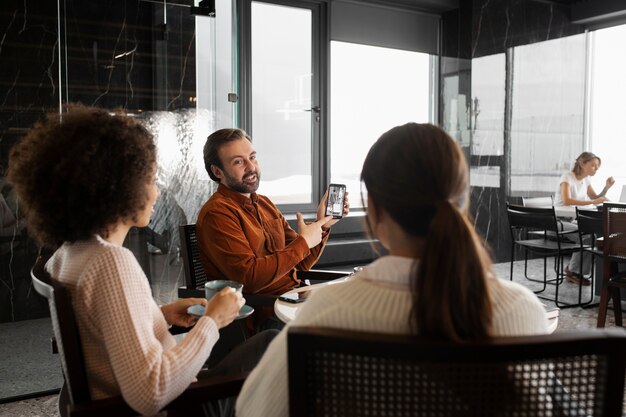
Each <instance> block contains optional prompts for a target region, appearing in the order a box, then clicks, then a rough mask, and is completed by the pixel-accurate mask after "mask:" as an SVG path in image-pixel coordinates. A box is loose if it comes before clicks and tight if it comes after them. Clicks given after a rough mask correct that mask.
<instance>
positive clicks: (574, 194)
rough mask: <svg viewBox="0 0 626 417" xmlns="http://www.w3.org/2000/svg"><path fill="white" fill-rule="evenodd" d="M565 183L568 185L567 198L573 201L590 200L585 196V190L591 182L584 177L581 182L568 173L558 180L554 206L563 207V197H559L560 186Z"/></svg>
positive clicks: (571, 173)
mask: <svg viewBox="0 0 626 417" xmlns="http://www.w3.org/2000/svg"><path fill="white" fill-rule="evenodd" d="M563 183H567V184H569V196H570V198H573V199H574V200H584V201H589V200H590V198H589V196H588V195H587V190H588V189H589V186H590V185H591V180H589V177H585V178H583V179H582V180H579V179H576V176H575V175H574V173H573V172H571V171H570V172H568V173H566V174H563V175H561V179H560V180H559V185H558V187H557V189H556V194H555V195H554V206H555V207H561V206H564V205H565V203H564V202H563V196H562V195H561V184H563Z"/></svg>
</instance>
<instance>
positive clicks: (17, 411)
mask: <svg viewBox="0 0 626 417" xmlns="http://www.w3.org/2000/svg"><path fill="white" fill-rule="evenodd" d="M173 266H174V267H175V266H176V264H174V265H173ZM509 267H510V264H509V263H503V264H496V265H495V272H496V274H497V276H498V277H500V278H502V279H508V277H509ZM523 271H524V268H523V262H522V261H520V262H516V264H515V275H514V281H516V282H519V283H522V284H523V285H526V286H528V287H529V288H531V289H533V290H536V289H540V286H539V285H538V284H536V283H534V282H531V281H528V280H527V279H526V278H525V277H524V276H523ZM529 274H530V276H531V277H542V276H543V275H542V274H543V264H542V262H540V261H531V262H530V264H529ZM174 275H176V273H175V274H174ZM583 290H584V292H583V297H584V298H585V299H587V298H588V297H589V296H590V294H591V289H590V287H583ZM155 291H156V293H157V294H160V295H161V297H160V298H166V297H164V295H165V294H173V293H174V292H173V291H172V290H171V285H168V287H167V288H166V289H165V290H163V291H161V290H159V289H155ZM544 293H545V294H546V296H547V297H553V296H554V286H552V285H549V286H548V288H547V289H546V290H545V291H544ZM577 297H578V287H577V286H575V285H574V284H571V283H569V282H564V283H563V284H562V285H561V286H560V289H559V299H560V300H562V301H565V302H567V301H570V300H576V299H577ZM162 301H167V300H162ZM595 301H596V302H597V301H598V300H597V299H596V300H595ZM544 303H545V304H546V305H548V306H554V303H553V302H551V301H544ZM597 314H598V307H597V306H596V307H592V308H587V309H583V308H579V307H575V308H568V309H562V310H561V311H560V317H559V326H558V328H557V330H556V331H557V332H565V331H570V330H577V329H589V328H595V327H596V318H597ZM32 322H34V323H30V324H28V323H22V324H21V325H19V326H18V327H21V330H22V331H23V332H24V333H25V334H28V338H27V339H26V340H28V342H27V343H31V344H32V343H37V344H39V345H41V346H42V352H43V353H37V354H35V356H34V357H32V356H31V357H22V358H21V359H19V360H17V359H13V360H11V361H9V363H7V362H6V358H10V357H11V356H10V355H9V354H8V352H6V351H5V352H2V350H3V349H6V348H7V347H6V346H5V341H4V340H2V334H4V332H3V331H2V329H1V328H0V342H2V343H0V397H1V396H2V394H3V389H2V381H1V379H2V378H4V377H7V376H9V375H11V379H12V381H10V382H11V383H12V384H13V385H15V383H16V381H15V379H14V378H15V377H13V375H15V370H16V368H19V369H18V371H19V374H20V375H21V376H22V378H21V381H22V382H19V383H18V385H20V387H21V388H22V389H26V391H28V390H30V392H33V391H35V390H45V389H52V388H56V387H58V385H59V382H60V381H61V379H60V378H61V376H60V372H59V369H58V368H59V366H58V359H57V358H56V357H54V356H52V355H50V354H49V345H48V340H49V337H50V334H51V329H50V328H49V320H48V322H47V323H46V320H45V319H43V320H42V321H36V320H33V321H32ZM606 325H607V327H609V326H614V320H613V316H612V311H611V310H609V314H608V318H607V323H606ZM0 326H2V325H0ZM29 326H30V327H29ZM13 330H14V329H12V331H13ZM14 339H18V340H21V343H22V344H23V343H24V339H21V337H17V338H14ZM42 341H45V343H44V342H42ZM14 348H15V347H14ZM42 355H43V356H42ZM3 359H5V363H4V364H3V362H2V360H3ZM14 361H17V362H14ZM16 363H18V366H17V367H16V366H15V364H16ZM9 368H10V369H9ZM8 372H11V373H10V374H9V373H8ZM29 372H30V376H29ZM29 381H30V382H29ZM46 384H48V385H47V386H46ZM5 388H6V386H5ZM5 396H7V395H6V393H5ZM9 416H11V417H21V416H24V417H26V416H33V417H34V416H46V417H48V416H58V412H57V409H56V396H54V395H53V396H44V397H39V398H35V399H30V400H24V401H15V402H10V403H5V404H0V417H9Z"/></svg>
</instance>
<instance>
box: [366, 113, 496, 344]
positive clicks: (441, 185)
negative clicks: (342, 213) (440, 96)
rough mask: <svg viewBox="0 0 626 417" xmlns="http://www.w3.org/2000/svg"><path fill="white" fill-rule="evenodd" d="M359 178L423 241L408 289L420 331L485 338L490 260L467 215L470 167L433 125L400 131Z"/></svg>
mask: <svg viewBox="0 0 626 417" xmlns="http://www.w3.org/2000/svg"><path fill="white" fill-rule="evenodd" d="M361 179H362V181H363V182H364V184H365V187H366V188H367V192H368V196H369V198H370V199H371V200H372V202H373V204H374V205H375V206H376V207H377V208H379V209H382V210H384V211H385V212H387V213H388V214H389V215H390V216H391V217H392V218H393V219H394V221H395V222H397V223H398V224H399V225H400V226H401V227H402V229H403V230H404V231H406V232H407V233H409V234H410V235H413V236H416V237H419V238H421V239H423V241H424V244H423V249H422V251H421V252H420V253H415V258H418V259H420V261H419V262H418V263H416V267H415V270H414V271H413V274H414V277H413V280H412V284H411V285H412V289H413V309H412V312H411V317H410V318H409V320H411V322H413V324H414V325H415V330H416V331H417V332H419V333H420V334H424V335H429V336H434V337H443V338H446V339H449V340H456V341H460V340H472V339H483V338H486V337H488V336H489V334H490V329H491V322H492V306H491V297H490V294H489V287H488V284H487V279H488V278H489V275H490V274H491V261H490V259H489V256H488V255H487V253H486V251H485V249H484V248H483V246H482V243H481V241H480V239H479V238H478V236H477V235H476V232H475V231H474V228H473V226H472V225H471V223H470V222H469V221H468V218H467V208H468V207H467V206H468V204H467V202H468V199H469V179H468V167H467V163H466V161H465V157H464V155H463V152H462V151H461V148H460V147H459V146H458V145H457V143H456V142H454V140H453V139H452V138H451V137H450V136H448V134H447V133H446V132H445V131H443V130H442V129H441V128H439V127H437V126H434V125H430V124H417V123H408V124H406V125H403V126H397V127H395V128H393V129H391V130H389V131H388V132H386V133H384V134H383V135H382V136H381V137H380V138H379V139H378V141H376V143H375V144H374V145H373V146H372V148H371V149H370V151H369V153H368V155H367V157H366V159H365V162H364V164H363V171H362V173H361Z"/></svg>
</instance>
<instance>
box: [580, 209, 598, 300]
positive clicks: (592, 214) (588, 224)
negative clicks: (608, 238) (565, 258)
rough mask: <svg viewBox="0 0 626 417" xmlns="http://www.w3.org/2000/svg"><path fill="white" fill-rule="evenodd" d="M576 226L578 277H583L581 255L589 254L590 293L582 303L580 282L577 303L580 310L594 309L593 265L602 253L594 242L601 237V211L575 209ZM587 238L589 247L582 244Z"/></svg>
mask: <svg viewBox="0 0 626 417" xmlns="http://www.w3.org/2000/svg"><path fill="white" fill-rule="evenodd" d="M576 224H577V225H578V236H579V238H580V253H581V261H580V270H579V275H580V276H581V277H582V276H583V262H584V257H583V256H582V254H583V253H584V252H587V253H590V254H591V277H590V279H591V285H590V289H591V293H590V297H589V299H588V300H587V301H585V302H582V301H581V299H582V281H581V283H580V284H579V285H578V302H579V303H580V305H581V307H582V308H590V307H595V306H597V305H598V304H597V303H593V300H594V298H595V297H594V288H595V285H594V283H595V280H596V274H595V265H596V257H602V255H603V254H602V251H601V250H600V249H598V248H597V246H596V240H597V239H598V238H599V237H601V236H602V235H603V233H604V232H603V220H602V210H601V209H600V210H585V209H582V210H581V209H579V208H578V207H576ZM585 237H589V238H590V239H591V242H592V243H591V245H585V244H583V238H585Z"/></svg>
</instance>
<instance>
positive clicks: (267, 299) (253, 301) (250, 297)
mask: <svg viewBox="0 0 626 417" xmlns="http://www.w3.org/2000/svg"><path fill="white" fill-rule="evenodd" d="M243 298H245V299H246V304H247V305H249V306H252V307H272V306H274V302H275V301H276V299H277V298H278V296H277V295H272V294H250V293H243Z"/></svg>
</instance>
